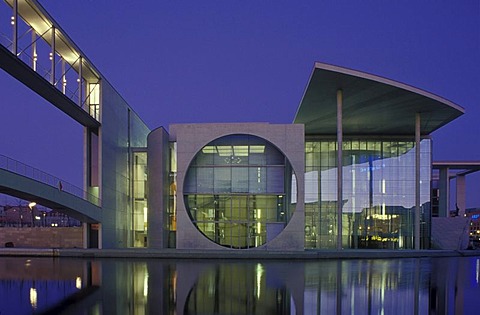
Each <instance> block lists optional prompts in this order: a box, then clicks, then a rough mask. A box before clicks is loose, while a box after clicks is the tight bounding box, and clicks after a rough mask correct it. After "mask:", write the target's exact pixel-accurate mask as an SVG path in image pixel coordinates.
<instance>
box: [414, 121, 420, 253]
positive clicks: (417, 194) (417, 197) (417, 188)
mask: <svg viewBox="0 0 480 315" xmlns="http://www.w3.org/2000/svg"><path fill="white" fill-rule="evenodd" d="M414 225H415V232H414V239H415V250H420V113H416V114H415V223H414Z"/></svg>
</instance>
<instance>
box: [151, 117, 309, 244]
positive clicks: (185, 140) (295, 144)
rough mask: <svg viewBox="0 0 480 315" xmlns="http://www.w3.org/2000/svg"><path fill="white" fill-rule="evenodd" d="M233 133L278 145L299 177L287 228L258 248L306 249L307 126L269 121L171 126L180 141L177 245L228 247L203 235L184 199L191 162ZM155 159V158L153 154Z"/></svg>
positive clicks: (176, 138)
mask: <svg viewBox="0 0 480 315" xmlns="http://www.w3.org/2000/svg"><path fill="white" fill-rule="evenodd" d="M231 134H248V135H254V136H258V137H260V138H263V139H265V140H267V141H269V142H271V143H272V144H273V145H275V146H276V147H277V148H278V149H279V150H280V151H281V152H282V153H283V154H284V155H285V156H286V157H287V159H288V160H289V162H290V163H291V165H292V168H293V171H294V172H295V175H296V177H297V205H296V208H295V212H294V214H293V216H292V217H291V219H290V222H289V223H288V224H287V226H286V227H285V229H284V230H283V231H282V232H281V233H280V234H279V235H278V236H277V237H276V238H275V239H273V240H272V241H271V242H268V243H266V244H265V245H262V246H260V247H258V248H255V249H256V250H265V249H268V250H303V249H304V234H305V232H304V229H305V215H304V181H305V180H304V172H305V154H304V151H305V138H304V137H305V136H304V127H303V125H298V124H289V125H273V124H267V123H238V124H184V125H172V126H170V141H177V196H179V198H177V248H178V249H225V248H224V247H222V246H220V245H218V244H216V243H214V242H212V241H211V240H209V239H207V238H206V237H205V236H203V235H202V234H201V233H200V231H198V229H197V228H196V227H195V226H194V225H193V223H192V221H191V220H190V218H189V216H188V213H187V210H186V206H185V202H184V200H183V197H182V196H183V195H184V193H183V185H184V180H185V176H186V172H187V170H188V167H189V165H190V162H191V161H192V159H193V158H194V157H195V155H196V153H197V152H198V151H199V150H201V149H202V148H203V147H204V146H205V145H207V144H208V143H209V142H211V141H213V140H215V139H217V138H220V137H223V136H226V135H231ZM150 158H153V157H150Z"/></svg>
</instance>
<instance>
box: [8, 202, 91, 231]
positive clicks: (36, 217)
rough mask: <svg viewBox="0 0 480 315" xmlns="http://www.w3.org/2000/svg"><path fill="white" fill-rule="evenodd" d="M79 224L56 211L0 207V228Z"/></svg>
mask: <svg viewBox="0 0 480 315" xmlns="http://www.w3.org/2000/svg"><path fill="white" fill-rule="evenodd" d="M81 225H82V224H81V222H80V221H78V220H76V219H73V218H70V217H68V216H67V215H65V214H63V213H60V212H57V211H50V210H49V211H41V210H39V209H38V208H37V207H33V208H32V209H30V207H28V206H11V205H5V206H1V207H0V227H73V226H81Z"/></svg>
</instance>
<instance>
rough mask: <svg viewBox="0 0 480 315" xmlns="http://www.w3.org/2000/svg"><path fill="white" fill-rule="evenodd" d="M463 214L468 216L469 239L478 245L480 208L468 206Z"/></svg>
mask: <svg viewBox="0 0 480 315" xmlns="http://www.w3.org/2000/svg"><path fill="white" fill-rule="evenodd" d="M465 215H466V216H467V217H469V218H470V220H471V221H470V241H472V243H473V244H474V245H475V246H476V247H480V208H468V209H466V210H465Z"/></svg>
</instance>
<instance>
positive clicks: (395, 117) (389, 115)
mask: <svg viewBox="0 0 480 315" xmlns="http://www.w3.org/2000/svg"><path fill="white" fill-rule="evenodd" d="M339 89H341V90H342V91H343V113H342V115H343V133H344V134H345V135H354V134H361V135H411V134H412V135H413V134H415V113H417V112H418V113H420V115H421V116H420V117H421V118H420V119H421V134H424V135H425V134H430V133H431V132H433V131H435V130H437V129H438V128H440V127H442V126H443V125H445V124H447V123H449V122H450V121H452V120H454V119H455V118H457V117H459V116H460V115H462V114H463V113H464V112H465V111H464V109H463V108H462V107H460V106H458V105H456V104H454V103H452V102H450V101H448V100H446V99H443V98H441V97H439V96H437V95H434V94H431V93H428V92H425V91H423V90H420V89H417V88H415V87H412V86H409V85H406V84H402V83H399V82H395V81H392V80H389V79H385V78H382V77H378V76H375V75H371V74H368V73H364V72H360V71H355V70H350V69H346V68H342V67H337V66H332V65H328V64H324V63H319V62H317V63H315V68H314V69H313V73H312V75H311V77H310V81H309V82H308V85H307V88H306V90H305V93H304V95H303V99H302V101H301V102H300V106H299V108H298V110H297V114H296V116H295V120H294V123H301V124H304V125H305V133H306V134H307V135H308V134H325V135H333V134H336V132H337V126H336V122H337V118H336V117H337V90H339Z"/></svg>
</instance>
